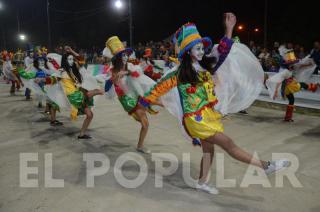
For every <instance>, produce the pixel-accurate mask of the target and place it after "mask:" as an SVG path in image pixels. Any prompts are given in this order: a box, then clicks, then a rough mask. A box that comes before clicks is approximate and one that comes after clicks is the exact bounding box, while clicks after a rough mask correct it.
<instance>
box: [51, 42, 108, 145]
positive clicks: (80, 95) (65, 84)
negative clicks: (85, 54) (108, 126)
mask: <svg viewBox="0 0 320 212" xmlns="http://www.w3.org/2000/svg"><path fill="white" fill-rule="evenodd" d="M65 52H66V53H65V54H64V55H63V56H62V58H61V63H60V64H61V69H59V74H57V75H56V76H53V75H52V76H51V77H47V78H46V84H52V85H54V84H56V83H57V81H59V82H58V84H57V85H58V86H59V85H61V86H62V90H63V92H64V95H65V96H66V97H67V98H66V99H67V101H68V102H69V103H70V105H71V113H70V116H71V119H72V120H76V119H77V116H78V115H86V118H85V120H84V121H83V124H82V127H81V130H80V134H79V136H78V139H91V138H92V137H91V136H90V135H88V134H86V131H87V129H88V127H89V125H90V123H91V121H92V119H93V112H92V106H93V97H94V96H96V95H103V94H104V91H103V89H92V90H89V89H87V88H86V86H84V85H83V84H84V81H85V78H84V76H83V75H85V70H83V72H82V69H84V67H81V66H80V65H79V64H80V63H81V64H82V63H83V61H84V60H83V58H80V55H79V54H78V53H76V52H75V51H74V50H72V49H71V48H70V47H69V46H66V47H65ZM58 64H59V62H58V61H55V62H54V66H55V67H56V66H57V65H58ZM81 72H82V73H81ZM49 90H50V89H49ZM48 92H49V93H50V94H49V97H50V99H52V100H55V101H54V102H56V103H57V104H58V105H59V106H60V108H63V107H65V106H64V105H63V104H64V103H61V101H58V98H59V97H60V93H59V91H57V92H52V91H51V90H50V91H48Z"/></svg>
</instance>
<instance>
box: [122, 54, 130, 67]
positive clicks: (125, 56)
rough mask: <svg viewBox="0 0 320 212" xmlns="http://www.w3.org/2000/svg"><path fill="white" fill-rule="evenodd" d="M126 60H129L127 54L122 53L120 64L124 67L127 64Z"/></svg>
mask: <svg viewBox="0 0 320 212" xmlns="http://www.w3.org/2000/svg"><path fill="white" fill-rule="evenodd" d="M128 59H129V57H128V54H127V53H123V54H122V63H123V64H124V65H125V64H127V62H128Z"/></svg>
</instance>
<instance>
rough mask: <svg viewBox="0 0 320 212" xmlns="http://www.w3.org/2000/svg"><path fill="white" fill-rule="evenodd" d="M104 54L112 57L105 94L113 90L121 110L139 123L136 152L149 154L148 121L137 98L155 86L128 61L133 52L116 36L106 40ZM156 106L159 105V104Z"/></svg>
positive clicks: (151, 110)
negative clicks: (110, 73) (110, 75)
mask: <svg viewBox="0 0 320 212" xmlns="http://www.w3.org/2000/svg"><path fill="white" fill-rule="evenodd" d="M104 52H111V56H112V68H111V71H112V77H111V78H110V79H109V80H108V81H107V82H106V92H111V91H112V90H113V89H114V90H115V92H116V94H117V96H118V99H119V101H120V103H121V105H122V107H123V109H124V110H125V111H126V112H128V114H129V115H130V116H132V117H133V118H134V119H135V120H136V121H138V122H140V124H141V130H140V135H139V142H138V144H137V148H136V150H137V151H138V152H141V153H150V152H151V151H150V150H149V149H147V148H146V147H145V146H144V141H145V137H146V135H147V132H148V127H149V121H148V117H147V114H146V111H145V109H144V107H143V106H142V105H140V104H139V103H138V96H139V95H143V93H144V92H146V91H147V90H149V89H150V88H151V87H152V86H153V85H155V82H154V81H153V80H151V79H150V78H149V77H147V76H145V75H144V74H143V71H142V68H141V67H140V65H139V62H138V61H131V60H128V58H129V57H130V55H131V54H132V53H133V50H132V49H131V48H125V47H124V45H123V44H122V42H121V41H120V39H119V38H118V37H117V36H113V37H110V38H109V39H108V40H107V42H106V48H105V50H104ZM105 56H107V55H106V54H105ZM156 104H158V105H161V103H159V102H156ZM147 111H148V112H149V113H150V114H156V113H157V112H156V111H155V110H153V109H152V108H151V107H148V110H147Z"/></svg>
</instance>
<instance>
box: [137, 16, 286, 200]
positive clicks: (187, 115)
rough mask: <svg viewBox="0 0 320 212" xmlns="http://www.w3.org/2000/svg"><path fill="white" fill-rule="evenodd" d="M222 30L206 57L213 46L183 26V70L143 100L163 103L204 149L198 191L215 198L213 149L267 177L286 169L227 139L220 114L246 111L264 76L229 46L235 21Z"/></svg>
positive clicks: (179, 37)
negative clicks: (211, 182)
mask: <svg viewBox="0 0 320 212" xmlns="http://www.w3.org/2000/svg"><path fill="white" fill-rule="evenodd" d="M224 24H225V28H226V32H225V36H224V37H223V38H222V40H221V41H220V44H219V45H218V46H215V47H214V48H213V50H212V52H211V53H210V54H209V55H207V56H204V54H205V51H206V50H207V49H208V48H210V46H211V40H210V39H209V38H202V37H201V36H200V34H199V33H198V31H197V28H196V26H195V25H194V24H192V23H187V24H185V25H183V26H182V27H181V28H180V29H179V30H178V31H177V32H176V34H175V37H176V42H177V45H178V47H179V54H178V58H179V59H180V62H181V63H180V66H179V67H177V68H176V69H174V70H171V71H170V72H169V73H168V74H167V75H166V76H164V77H163V78H162V79H161V81H160V82H158V83H157V85H156V86H154V88H152V89H151V90H150V91H149V92H147V93H146V94H145V95H144V97H141V98H140V99H139V102H140V103H141V104H142V105H144V106H146V107H147V106H149V105H150V104H153V102H155V101H156V100H157V99H158V98H159V97H161V102H162V103H163V104H164V106H165V107H166V108H167V109H168V110H169V112H170V113H172V114H174V115H176V116H177V117H178V118H179V119H180V121H181V124H182V126H183V127H184V130H185V132H186V133H187V135H188V136H189V137H190V138H192V141H193V144H194V145H201V146H202V150H203V153H204V156H203V158H202V161H201V170H200V176H199V181H198V183H197V185H196V188H197V189H199V190H202V191H205V192H209V193H212V194H217V193H218V190H217V189H216V188H214V187H210V186H209V185H208V184H207V181H208V175H209V170H210V167H211V164H212V158H213V154H214V145H215V144H216V145H218V146H220V147H222V148H223V149H224V150H225V151H226V152H227V153H228V154H230V155H231V156H232V157H234V158H235V159H237V160H239V161H242V162H245V163H247V164H252V165H255V166H258V167H260V168H262V169H264V170H265V172H266V173H267V174H269V173H272V172H274V171H277V170H279V169H281V168H283V167H284V166H285V165H287V164H288V161H286V160H280V161H273V162H268V161H262V160H257V159H255V158H253V156H252V155H251V154H249V153H247V152H245V151H244V150H242V149H241V148H240V147H238V146H237V145H236V144H235V143H234V142H233V141H232V140H231V139H230V138H229V137H228V136H227V135H225V134H224V133H223V125H222V123H221V121H220V118H221V113H223V114H225V113H229V112H238V111H239V110H242V109H245V108H246V107H248V106H249V105H250V104H251V103H252V102H253V101H254V99H255V98H257V97H258V95H259V93H260V92H261V88H262V86H263V70H262V67H261V65H260V64H259V62H258V61H257V59H256V58H255V57H254V55H252V53H250V50H249V49H248V48H247V47H246V46H244V45H242V44H237V43H235V44H233V41H232V40H231V36H232V31H233V28H234V26H235V24H236V17H235V16H234V15H233V14H232V13H226V14H225V20H224ZM209 56H210V57H209ZM215 57H217V58H218V60H217V61H216V60H215V59H214V58H215ZM212 75H213V76H212ZM174 102H175V104H174ZM218 111H219V112H220V113H219V112H218Z"/></svg>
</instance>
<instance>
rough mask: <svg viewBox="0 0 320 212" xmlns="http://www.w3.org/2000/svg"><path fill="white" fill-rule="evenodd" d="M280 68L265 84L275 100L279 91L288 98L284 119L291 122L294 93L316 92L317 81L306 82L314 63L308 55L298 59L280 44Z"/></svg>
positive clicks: (290, 50) (291, 51)
mask: <svg viewBox="0 0 320 212" xmlns="http://www.w3.org/2000/svg"><path fill="white" fill-rule="evenodd" d="M279 53H280V56H281V57H280V60H279V63H280V70H279V73H277V74H275V75H273V76H272V77H270V78H269V79H268V80H266V86H267V88H268V92H269V95H270V97H271V98H272V99H273V100H275V99H276V98H277V97H278V96H279V92H280V93H281V96H282V97H283V98H287V99H288V102H289V103H288V105H287V110H286V114H285V117H284V121H286V122H292V121H293V119H292V116H293V110H294V101H295V98H294V93H296V92H299V91H301V90H302V89H304V90H309V91H311V92H316V91H317V89H318V86H319V85H318V84H317V83H306V81H307V80H308V79H309V78H310V77H311V75H312V73H313V70H314V69H315V67H316V65H315V64H314V62H313V60H312V59H311V58H309V57H308V56H307V57H306V58H304V59H302V60H298V59H297V58H296V57H295V55H294V52H293V50H292V49H287V48H286V47H284V46H280V48H279Z"/></svg>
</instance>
